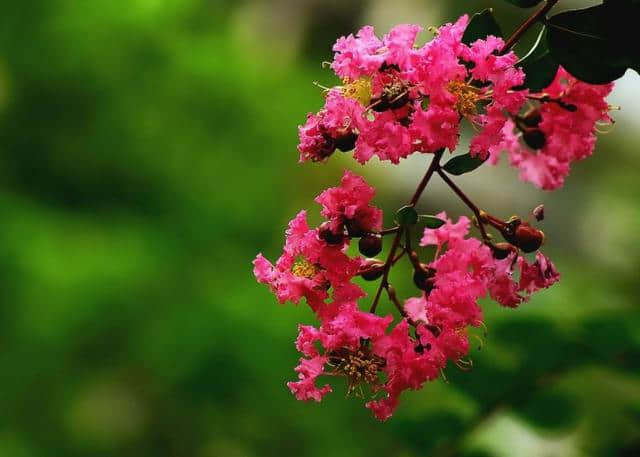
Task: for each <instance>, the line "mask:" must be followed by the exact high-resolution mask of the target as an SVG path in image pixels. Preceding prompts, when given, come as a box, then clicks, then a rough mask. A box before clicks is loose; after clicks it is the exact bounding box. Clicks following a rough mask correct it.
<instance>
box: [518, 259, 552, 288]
mask: <svg viewBox="0 0 640 457" xmlns="http://www.w3.org/2000/svg"><path fill="white" fill-rule="evenodd" d="M518 265H519V266H520V284H519V288H520V290H523V291H526V292H528V293H530V294H531V293H534V292H537V291H538V290H540V289H547V288H548V287H550V286H551V285H553V284H554V283H556V282H558V281H559V280H560V273H558V270H557V269H556V266H555V265H554V264H553V262H551V260H549V259H548V258H547V257H545V256H544V255H543V254H542V253H541V252H536V261H535V262H534V263H533V264H531V265H530V264H528V263H527V262H526V260H524V258H522V257H520V258H519V259H518Z"/></svg>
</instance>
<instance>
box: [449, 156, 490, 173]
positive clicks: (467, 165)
mask: <svg viewBox="0 0 640 457" xmlns="http://www.w3.org/2000/svg"><path fill="white" fill-rule="evenodd" d="M483 163H484V160H483V159H481V158H480V157H472V156H471V154H469V153H467V154H462V155H459V156H455V157H454V158H453V159H451V160H449V161H448V162H447V163H445V164H444V166H443V167H442V169H443V170H444V171H446V172H447V173H450V174H452V175H456V176H459V175H462V174H465V173H469V172H470V171H473V170H475V169H476V168H478V167H479V166H480V165H482V164H483Z"/></svg>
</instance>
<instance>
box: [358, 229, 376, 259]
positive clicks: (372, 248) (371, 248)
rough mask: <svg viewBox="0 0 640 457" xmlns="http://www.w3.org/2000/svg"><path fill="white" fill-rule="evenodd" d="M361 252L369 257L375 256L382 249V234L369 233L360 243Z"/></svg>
mask: <svg viewBox="0 0 640 457" xmlns="http://www.w3.org/2000/svg"><path fill="white" fill-rule="evenodd" d="M358 248H359V249H360V253H361V254H362V255H364V256H367V257H374V256H376V255H378V254H379V253H380V251H382V236H380V234H378V233H369V234H367V235H365V236H363V237H362V238H360V242H359V243H358Z"/></svg>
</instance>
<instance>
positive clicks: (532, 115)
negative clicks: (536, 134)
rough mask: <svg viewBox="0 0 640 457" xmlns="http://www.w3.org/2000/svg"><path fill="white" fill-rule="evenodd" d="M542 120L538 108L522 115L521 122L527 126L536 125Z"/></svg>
mask: <svg viewBox="0 0 640 457" xmlns="http://www.w3.org/2000/svg"><path fill="white" fill-rule="evenodd" d="M541 121H542V116H541V115H540V110H537V109H533V110H531V111H529V112H528V113H526V114H525V115H524V116H523V117H522V123H523V124H524V125H526V126H527V127H537V126H538V125H539V124H540V122H541Z"/></svg>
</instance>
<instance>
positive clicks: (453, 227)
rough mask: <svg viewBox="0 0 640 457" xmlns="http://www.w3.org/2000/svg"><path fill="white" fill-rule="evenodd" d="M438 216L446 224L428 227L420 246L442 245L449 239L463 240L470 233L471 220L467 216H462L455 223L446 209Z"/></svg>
mask: <svg viewBox="0 0 640 457" xmlns="http://www.w3.org/2000/svg"><path fill="white" fill-rule="evenodd" d="M436 217H437V218H438V219H442V220H443V221H445V223H444V225H443V226H441V227H439V228H437V229H430V228H426V229H425V230H424V235H423V236H422V239H421V240H420V246H429V245H434V246H438V247H442V246H443V245H444V244H445V243H446V242H447V241H452V240H453V241H455V240H462V239H464V237H465V236H467V234H468V233H469V225H470V224H471V221H469V218H467V217H465V216H462V217H460V218H459V219H458V222H456V223H455V224H454V223H453V222H452V221H451V219H449V218H448V217H447V213H445V212H444V211H442V212H440V213H438V214H436Z"/></svg>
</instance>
